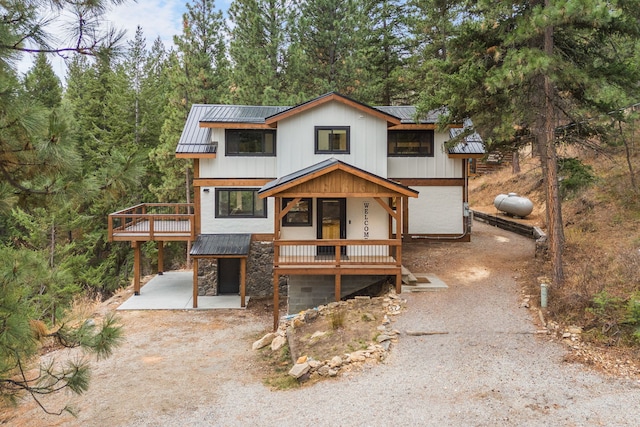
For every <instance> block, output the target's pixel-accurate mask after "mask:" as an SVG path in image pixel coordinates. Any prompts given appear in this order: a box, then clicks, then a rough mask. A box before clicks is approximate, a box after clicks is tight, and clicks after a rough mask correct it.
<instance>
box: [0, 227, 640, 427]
mask: <svg viewBox="0 0 640 427" xmlns="http://www.w3.org/2000/svg"><path fill="white" fill-rule="evenodd" d="M472 239H473V242H472V243H460V244H450V243H440V244H429V245H420V244H412V245H410V246H411V248H408V250H407V251H406V258H405V265H408V266H409V268H410V269H411V270H412V271H414V272H428V273H433V274H436V275H437V276H438V277H439V278H441V279H442V280H444V281H445V282H446V283H447V284H448V285H449V289H447V290H445V291H439V292H428V293H409V294H403V297H405V298H406V299H407V304H406V312H404V313H403V314H402V315H400V316H399V317H398V320H397V321H396V323H395V328H396V329H398V330H399V331H401V332H403V334H402V335H401V337H400V340H399V342H398V344H397V345H395V346H394V347H393V348H392V351H391V353H390V355H389V357H388V358H387V359H386V361H385V362H384V363H383V364H381V365H378V366H373V367H367V368H365V369H364V370H362V371H359V372H350V373H347V374H345V375H343V376H340V377H338V378H337V379H336V380H329V381H324V382H320V383H318V384H315V385H312V386H308V387H303V388H301V389H297V390H289V391H271V390H270V389H268V388H267V387H265V386H264V385H262V383H261V381H260V377H259V367H258V366H257V365H256V364H255V359H254V354H253V353H252V352H251V350H250V345H251V342H252V340H253V339H255V338H256V337H257V336H259V335H261V333H262V332H263V331H265V330H267V329H268V328H269V322H270V318H269V317H268V316H262V317H259V318H258V317H255V316H254V315H252V314H251V313H250V311H247V312H243V313H242V314H233V313H230V312H189V311H186V312H185V311H176V312H170V313H167V312H164V313H161V315H159V314H158V313H148V312H147V313H143V312H132V313H123V314H122V316H121V317H122V319H123V323H124V324H125V325H126V326H127V343H126V344H125V345H124V346H123V347H122V348H120V349H118V350H117V352H116V354H114V356H113V357H112V358H110V359H108V360H106V361H101V362H99V363H97V364H96V368H95V375H94V379H93V382H92V384H91V390H90V391H89V392H88V393H87V394H86V395H84V396H82V397H80V398H74V399H73V402H74V403H75V405H76V406H77V407H78V408H79V409H80V415H79V417H78V418H77V419H73V418H70V417H68V416H64V417H62V418H56V417H45V416H43V415H42V414H41V413H40V412H39V410H38V409H37V408H35V407H34V406H33V405H31V404H29V403H27V404H25V405H23V406H21V408H20V409H19V410H18V411H16V415H15V418H12V419H9V420H8V422H9V423H14V424H15V425H33V426H40V425H68V426H75V425H78V426H105V425H109V426H236V425H237V426H240V425H242V426H247V425H264V426H295V427H299V426H316V427H319V426H389V425H397V426H600V425H601V426H636V425H638V423H639V422H640V421H639V420H640V384H639V383H637V382H633V381H628V380H627V381H625V380H618V379H613V378H609V377H605V376H602V375H601V374H598V373H595V372H591V371H588V370H586V369H585V368H583V367H582V366H581V365H574V364H568V363H565V362H563V356H564V354H565V351H564V349H563V348H562V346H560V345H559V344H557V343H554V342H551V341H549V339H548V338H546V337H545V336H540V335H536V334H535V333H534V332H535V330H536V326H535V325H534V324H533V322H532V320H531V312H530V311H529V310H527V309H524V308H520V304H519V303H520V297H521V293H520V287H519V285H518V284H517V283H516V279H517V276H518V275H519V270H520V269H521V268H522V266H523V265H525V264H527V262H528V261H529V260H530V259H531V258H532V257H533V253H534V247H533V242H532V241H530V240H528V239H525V238H522V237H519V236H516V235H513V234H510V233H508V232H505V231H502V230H499V229H496V228H492V227H490V226H487V225H484V224H478V223H476V224H474V235H473V237H472ZM236 313H237V312H236ZM407 330H432V331H442V332H448V334H446V335H429V336H408V335H406V334H404V332H405V331H407ZM66 398H68V396H67V397H66ZM61 402H63V400H60V398H59V397H56V398H55V399H54V400H52V401H50V403H51V404H56V403H57V404H59V403H61ZM4 415H5V421H6V420H7V419H8V418H7V414H6V413H5V414H4ZM1 420H2V418H0V421H1Z"/></svg>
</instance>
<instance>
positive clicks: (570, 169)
mask: <svg viewBox="0 0 640 427" xmlns="http://www.w3.org/2000/svg"><path fill="white" fill-rule="evenodd" d="M558 175H559V177H560V194H562V198H565V199H566V198H568V197H571V196H573V195H575V194H576V193H578V192H579V191H580V190H582V189H584V188H587V187H589V186H590V185H591V184H593V182H594V181H595V180H596V177H595V175H594V174H593V169H592V168H591V166H588V165H585V164H583V163H582V162H581V161H580V160H578V159H576V158H575V157H566V158H559V159H558Z"/></svg>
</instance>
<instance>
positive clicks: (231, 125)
mask: <svg viewBox="0 0 640 427" xmlns="http://www.w3.org/2000/svg"><path fill="white" fill-rule="evenodd" d="M198 125H199V127H201V128H212V129H257V130H262V129H273V126H269V125H267V124H265V123H240V122H200V123H199V124H198Z"/></svg>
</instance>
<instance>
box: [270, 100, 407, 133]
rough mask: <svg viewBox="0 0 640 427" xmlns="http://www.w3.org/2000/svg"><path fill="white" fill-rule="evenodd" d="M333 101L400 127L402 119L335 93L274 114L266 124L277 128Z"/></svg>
mask: <svg viewBox="0 0 640 427" xmlns="http://www.w3.org/2000/svg"><path fill="white" fill-rule="evenodd" d="M332 101H336V102H339V103H341V104H344V105H348V106H350V107H353V108H355V109H357V110H360V111H362V112H363V113H365V114H369V115H371V116H375V117H377V118H379V119H382V120H385V121H386V122H387V123H388V124H390V125H399V124H400V119H398V118H397V117H394V116H391V115H389V114H385V113H383V112H382V111H379V110H376V109H375V108H373V107H369V106H367V105H365V104H361V103H359V102H357V101H354V100H353V99H349V98H347V97H345V96H342V95H340V94H338V93H335V92H331V93H328V94H326V95H322V96H320V97H318V98H315V99H313V100H311V101H308V102H305V103H303V104H300V105H298V106H295V107H292V108H290V109H288V110H285V111H283V112H281V113H278V114H274V115H273V116H271V117H267V118H266V119H265V123H266V124H267V125H269V126H272V127H275V126H277V125H276V124H277V122H278V121H280V120H283V119H286V118H288V117H291V116H294V115H296V114H299V113H302V112H304V111H307V110H310V109H312V108H315V107H318V106H320V105H323V104H326V103H327V102H332Z"/></svg>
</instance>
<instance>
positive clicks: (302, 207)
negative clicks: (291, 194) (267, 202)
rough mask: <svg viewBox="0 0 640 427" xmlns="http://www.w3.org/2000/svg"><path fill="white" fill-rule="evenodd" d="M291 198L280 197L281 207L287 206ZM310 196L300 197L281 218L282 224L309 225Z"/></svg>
mask: <svg viewBox="0 0 640 427" xmlns="http://www.w3.org/2000/svg"><path fill="white" fill-rule="evenodd" d="M292 200H293V199H291V198H284V199H282V209H284V208H285V207H287V205H288V204H289V203H291V201H292ZM311 203H312V202H311V199H310V198H304V199H300V201H299V202H298V203H296V204H295V205H294V206H293V207H292V208H291V210H289V212H287V214H286V215H285V216H284V218H283V219H282V225H283V226H289V227H295V226H307V225H311V218H312V204H311Z"/></svg>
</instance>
